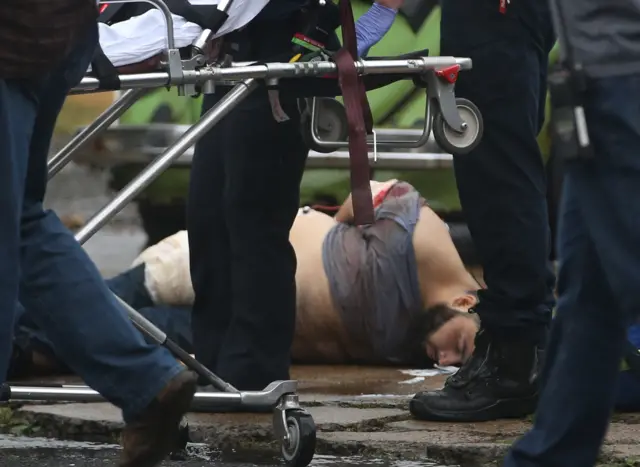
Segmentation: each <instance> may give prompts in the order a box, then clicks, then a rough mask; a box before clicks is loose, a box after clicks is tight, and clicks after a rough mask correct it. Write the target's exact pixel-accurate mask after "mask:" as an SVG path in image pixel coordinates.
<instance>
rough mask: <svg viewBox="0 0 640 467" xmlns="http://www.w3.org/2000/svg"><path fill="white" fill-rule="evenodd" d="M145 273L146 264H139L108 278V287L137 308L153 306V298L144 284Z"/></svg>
mask: <svg viewBox="0 0 640 467" xmlns="http://www.w3.org/2000/svg"><path fill="white" fill-rule="evenodd" d="M144 273H145V265H144V264H139V265H138V266H136V267H134V268H131V269H128V270H126V271H125V272H123V273H121V274H118V275H117V276H114V277H112V278H111V279H107V281H106V282H107V287H109V289H110V290H111V291H112V292H113V293H114V294H116V295H117V296H118V297H120V298H121V299H122V300H123V301H124V302H126V303H127V304H128V305H129V306H130V307H132V308H135V309H136V310H138V309H140V308H145V307H150V306H153V305H154V303H153V300H152V299H151V297H150V296H149V292H148V291H147V288H146V286H145V285H144Z"/></svg>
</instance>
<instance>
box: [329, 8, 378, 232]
mask: <svg viewBox="0 0 640 467" xmlns="http://www.w3.org/2000/svg"><path fill="white" fill-rule="evenodd" d="M339 6H340V22H341V24H342V42H343V47H342V49H340V50H339V51H338V52H337V53H336V55H335V56H334V61H335V62H336V66H337V68H338V82H339V84H340V89H341V90H342V96H343V98H344V107H345V111H346V114H347V122H348V124H349V162H350V166H351V199H352V202H353V215H354V219H353V221H354V224H356V225H364V224H373V221H374V217H373V200H372V199H371V185H370V184H369V148H368V145H367V133H371V132H372V130H373V117H372V115H371V108H370V107H369V101H368V100H367V94H366V92H365V88H364V85H363V83H362V80H361V78H360V76H359V75H358V72H357V70H356V67H355V64H354V61H355V59H356V57H357V56H358V51H357V44H356V31H355V23H354V20H353V10H352V9H351V1H350V0H340V4H339Z"/></svg>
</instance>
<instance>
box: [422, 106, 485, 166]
mask: <svg viewBox="0 0 640 467" xmlns="http://www.w3.org/2000/svg"><path fill="white" fill-rule="evenodd" d="M456 107H457V108H458V112H459V113H460V117H461V118H462V120H463V121H464V122H465V123H466V124H467V128H466V129H465V130H464V131H463V132H462V133H458V132H456V131H454V130H453V129H452V128H451V127H450V126H449V124H448V123H447V122H446V121H445V119H444V117H443V116H442V113H441V112H440V111H437V112H436V114H435V115H434V117H433V137H434V139H435V140H436V143H438V146H440V147H441V148H442V149H443V150H445V151H446V152H448V153H451V154H453V155H458V154H468V153H469V152H471V151H472V150H473V149H474V148H475V147H476V146H477V145H478V144H480V140H481V139H482V133H483V132H484V124H483V122H482V114H481V113H480V110H478V107H476V105H475V104H474V103H473V102H471V101H470V100H467V99H462V98H457V99H456Z"/></svg>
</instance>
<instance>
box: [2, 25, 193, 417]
mask: <svg viewBox="0 0 640 467" xmlns="http://www.w3.org/2000/svg"><path fill="white" fill-rule="evenodd" d="M97 40H98V32H97V27H96V26H92V27H91V31H89V33H88V34H87V37H86V39H85V40H84V41H83V42H80V43H79V44H78V45H77V47H76V49H75V50H74V51H73V52H72V53H71V54H70V55H69V57H68V58H67V59H66V61H65V63H63V64H62V65H61V66H60V67H59V68H58V69H57V70H55V71H54V72H52V73H51V74H49V75H48V76H45V77H43V79H42V80H38V82H26V81H10V80H0V103H1V105H0V141H1V142H2V144H0V219H2V221H1V222H0V258H2V260H1V261H0V278H2V279H1V281H0V345H1V346H2V347H1V348H0V381H3V380H4V378H5V375H6V371H7V363H8V361H9V357H10V352H11V344H12V334H13V329H14V326H13V324H14V320H15V314H16V310H17V309H18V307H19V305H18V303H21V304H22V305H23V306H24V308H25V309H27V310H28V311H29V314H30V319H32V320H33V322H34V323H37V325H38V327H39V328H40V329H42V330H43V331H44V332H45V333H46V336H47V338H48V339H49V340H50V341H51V343H52V344H53V346H54V347H55V349H56V353H57V354H58V357H59V358H60V359H61V360H63V361H64V362H65V363H66V364H67V365H68V366H69V367H70V368H71V369H72V370H73V371H74V372H75V373H77V374H78V375H80V376H81V377H82V378H83V379H84V380H85V381H86V382H87V384H88V385H89V386H91V387H93V388H94V389H96V390H97V391H99V392H100V393H101V394H102V395H103V396H104V397H105V398H106V399H107V400H109V401H110V402H112V403H113V404H115V405H116V406H118V407H120V408H121V409H122V412H123V417H124V419H125V421H129V420H130V419H131V418H133V417H135V416H136V415H137V414H138V413H140V412H141V411H142V410H143V409H144V408H145V407H146V406H147V405H148V404H149V403H150V402H151V401H152V400H153V398H154V397H155V396H156V395H157V394H158V392H159V391H160V390H161V389H162V388H163V387H164V386H165V385H166V384H167V382H168V381H169V380H170V379H172V378H173V377H174V376H175V375H176V374H178V373H179V372H180V371H181V368H182V367H181V366H180V364H179V363H178V362H177V361H176V360H175V359H174V358H173V357H172V356H171V354H170V353H169V352H168V351H167V350H165V349H164V348H162V347H159V346H157V345H150V344H148V343H146V342H145V340H144V339H143V338H142V336H141V334H140V333H139V332H138V330H136V329H135V328H134V327H133V325H132V324H131V322H130V321H129V320H128V319H127V316H126V314H125V312H124V310H123V309H122V308H121V307H120V306H119V305H118V304H117V302H116V301H115V299H114V297H113V296H112V295H111V292H110V291H109V289H108V288H107V286H106V285H105V283H104V281H103V280H102V278H101V277H100V274H99V272H98V270H97V269H96V267H95V265H94V264H93V263H92V262H91V260H90V259H89V257H88V256H87V254H86V253H85V252H84V250H83V249H82V247H81V246H80V245H79V244H78V243H77V242H76V241H75V239H74V238H73V235H72V234H71V233H70V232H69V230H67V229H66V228H65V227H64V226H63V225H62V223H61V222H60V220H59V219H58V217H57V216H56V214H55V213H53V212H52V211H46V210H44V208H43V199H44V195H45V190H46V183H47V155H48V151H49V144H50V142H51V136H52V133H53V128H54V125H55V122H56V119H57V117H58V114H59V112H60V109H61V107H62V104H63V103H64V100H65V97H66V95H67V93H68V92H69V90H70V89H71V88H72V87H73V86H74V85H75V84H77V83H78V82H79V81H80V79H81V78H82V76H83V75H84V73H85V71H86V70H87V67H88V64H89V62H90V60H91V57H92V56H93V52H94V50H95V46H96V43H97Z"/></svg>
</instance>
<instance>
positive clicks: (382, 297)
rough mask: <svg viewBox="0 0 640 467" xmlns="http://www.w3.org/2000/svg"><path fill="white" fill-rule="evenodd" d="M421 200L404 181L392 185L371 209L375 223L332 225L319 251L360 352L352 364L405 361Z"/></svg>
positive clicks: (416, 299)
mask: <svg viewBox="0 0 640 467" xmlns="http://www.w3.org/2000/svg"><path fill="white" fill-rule="evenodd" d="M422 206H423V200H422V198H421V197H420V194H419V193H418V192H417V191H416V190H415V189H414V188H413V187H412V186H411V185H409V184H408V183H405V182H398V183H396V184H395V185H393V186H392V187H391V188H390V189H389V191H388V192H387V193H386V196H385V197H384V199H383V200H382V202H381V204H380V205H379V206H378V207H377V208H376V210H375V222H374V223H373V224H372V225H370V226H364V227H358V226H353V225H348V224H337V225H336V226H335V227H334V228H333V229H331V230H330V231H329V233H328V234H327V236H326V238H325V240H324V244H323V249H322V256H323V263H324V269H325V273H326V274H327V278H328V279H329V286H330V288H331V296H332V299H333V302H334V304H335V306H336V308H337V309H338V310H339V312H340V317H341V319H342V322H343V324H344V326H345V328H346V330H347V333H348V334H349V337H350V339H352V341H353V342H354V343H356V344H357V345H355V346H353V347H354V348H358V349H361V351H362V355H351V358H352V359H354V360H362V361H366V362H367V363H376V364H385V363H398V362H404V361H407V359H408V358H410V357H411V352H412V350H413V349H412V348H408V344H409V340H408V339H407V336H408V335H409V333H410V332H411V329H410V327H411V324H412V322H413V318H414V316H415V315H416V314H418V313H420V312H421V311H422V297H421V294H420V286H419V284H418V274H417V266H416V260H415V253H414V250H413V231H414V228H415V226H416V223H417V222H418V218H419V216H420V208H421V207H422Z"/></svg>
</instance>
